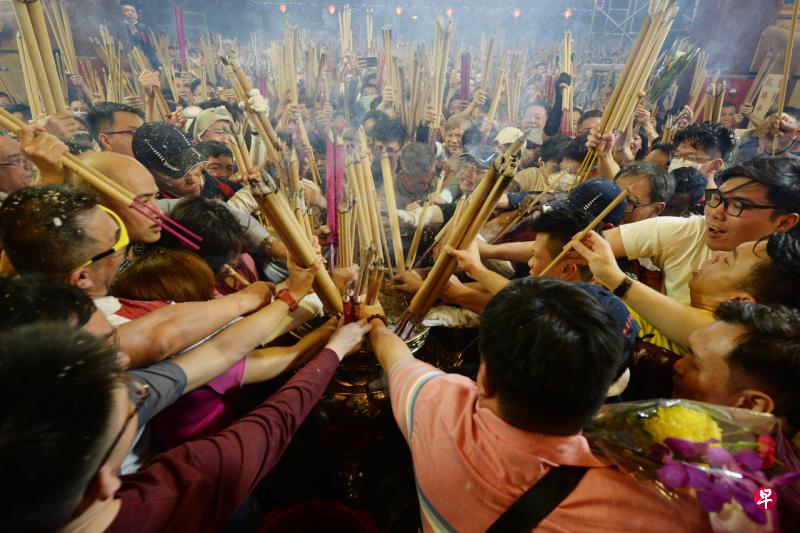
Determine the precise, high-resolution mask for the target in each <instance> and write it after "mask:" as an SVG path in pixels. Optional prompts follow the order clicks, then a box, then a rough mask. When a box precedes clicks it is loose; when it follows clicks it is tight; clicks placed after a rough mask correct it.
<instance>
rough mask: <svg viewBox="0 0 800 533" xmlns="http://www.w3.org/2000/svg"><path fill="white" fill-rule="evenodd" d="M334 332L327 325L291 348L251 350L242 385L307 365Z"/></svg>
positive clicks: (267, 378) (277, 347)
mask: <svg viewBox="0 0 800 533" xmlns="http://www.w3.org/2000/svg"><path fill="white" fill-rule="evenodd" d="M334 331H335V329H334V328H332V327H328V326H327V325H325V326H322V327H319V328H317V329H315V330H314V331H312V332H311V333H309V334H307V335H306V336H304V337H303V338H302V339H300V340H299V341H297V342H296V343H295V344H294V345H292V346H274V347H271V348H262V349H259V350H253V351H252V352H251V353H250V354H249V355H248V356H247V366H246V367H245V374H244V383H245V384H246V385H249V384H251V383H260V382H262V381H267V380H270V379H272V378H274V377H277V376H279V375H281V374H283V373H284V372H286V371H287V370H292V369H294V368H297V367H299V366H302V365H304V364H305V363H307V362H308V361H309V360H310V359H311V358H312V357H314V356H315V355H316V354H318V353H319V352H320V350H322V348H324V347H325V343H326V342H328V339H329V338H330V336H331V335H332V334H333V332H334Z"/></svg>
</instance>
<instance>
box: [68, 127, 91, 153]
mask: <svg viewBox="0 0 800 533" xmlns="http://www.w3.org/2000/svg"><path fill="white" fill-rule="evenodd" d="M64 144H66V145H67V148H69V153H71V154H72V155H81V154H82V153H83V152H86V151H88V150H93V149H94V142H93V141H92V137H90V136H89V135H88V134H87V133H86V132H78V133H76V134H75V135H73V137H72V138H71V139H65V140H64Z"/></svg>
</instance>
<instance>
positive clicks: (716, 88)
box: [703, 80, 727, 122]
mask: <svg viewBox="0 0 800 533" xmlns="http://www.w3.org/2000/svg"><path fill="white" fill-rule="evenodd" d="M726 89H727V84H726V83H725V81H724V80H723V81H721V82H717V83H710V84H709V85H708V87H706V97H705V100H704V107H703V120H708V121H709V122H719V117H720V115H721V114H722V103H723V102H724V100H725V93H726Z"/></svg>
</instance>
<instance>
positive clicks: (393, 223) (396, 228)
mask: <svg viewBox="0 0 800 533" xmlns="http://www.w3.org/2000/svg"><path fill="white" fill-rule="evenodd" d="M381 174H382V175H383V192H384V195H385V197H386V212H387V213H388V215H389V228H390V230H391V232H392V248H393V249H394V261H395V265H396V267H397V272H398V273H403V272H405V271H406V261H405V258H404V257H403V241H402V239H401V237H400V223H399V221H398V220H397V200H396V199H395V194H394V176H393V175H392V174H393V173H392V163H391V160H390V159H389V155H388V154H387V153H386V152H385V151H384V152H383V154H382V155H381Z"/></svg>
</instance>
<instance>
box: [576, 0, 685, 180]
mask: <svg viewBox="0 0 800 533" xmlns="http://www.w3.org/2000/svg"><path fill="white" fill-rule="evenodd" d="M677 13H678V6H677V3H676V1H675V0H650V9H649V10H648V14H647V15H646V16H645V18H644V22H643V24H642V28H641V30H640V31H639V34H638V35H637V36H636V40H635V41H634V43H633V47H632V48H631V51H630V53H629V54H628V59H627V61H626V63H625V67H624V68H623V69H622V73H620V76H619V78H618V79H617V84H616V85H615V87H614V90H613V91H612V93H611V97H610V98H609V101H608V105H606V107H605V109H604V110H603V116H602V118H601V119H600V124H599V125H598V127H597V130H598V132H599V133H600V134H603V133H607V132H613V131H620V130H622V129H623V128H625V127H627V125H628V123H629V122H630V120H631V117H632V116H633V112H634V111H635V109H636V104H637V103H638V102H639V98H640V95H641V93H642V91H643V90H644V88H645V85H646V84H647V80H648V78H649V77H650V74H651V73H652V72H653V69H654V68H655V65H656V61H657V60H658V53H659V51H660V50H661V47H662V46H663V45H664V41H665V40H666V38H667V34H668V33H669V30H670V28H671V27H672V22H673V20H674V19H675V16H676V15H677ZM596 161H597V151H596V150H594V149H592V150H589V153H588V154H587V155H586V157H585V158H584V160H583V163H582V164H581V167H580V169H579V170H578V179H576V180H575V184H576V185H577V184H578V183H581V182H583V181H585V180H586V179H587V178H588V177H589V174H590V173H591V171H592V168H593V167H594V164H595V162H596Z"/></svg>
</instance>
